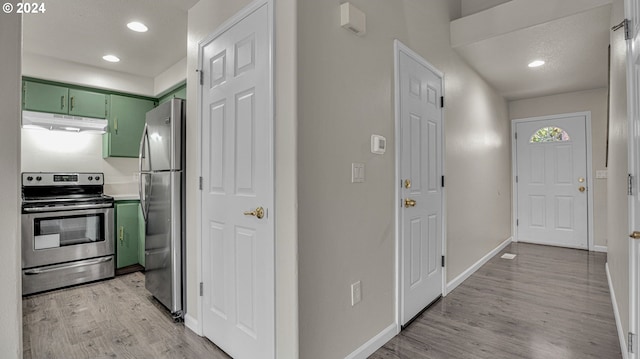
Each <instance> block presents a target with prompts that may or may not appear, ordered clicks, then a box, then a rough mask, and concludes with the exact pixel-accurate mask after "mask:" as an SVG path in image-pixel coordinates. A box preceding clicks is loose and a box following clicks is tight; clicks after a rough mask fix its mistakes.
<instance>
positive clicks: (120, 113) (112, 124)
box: [102, 95, 156, 157]
mask: <svg viewBox="0 0 640 359" xmlns="http://www.w3.org/2000/svg"><path fill="white" fill-rule="evenodd" d="M155 105H156V102H155V101H152V100H147V99H141V98H135V97H127V96H121V95H110V96H109V107H110V109H109V116H108V120H109V132H108V133H106V134H104V135H103V139H102V141H103V143H102V151H103V153H102V156H103V157H138V151H139V147H140V139H141V138H142V130H143V129H144V121H145V116H146V114H147V112H148V111H149V110H151V109H152V108H154V107H155Z"/></svg>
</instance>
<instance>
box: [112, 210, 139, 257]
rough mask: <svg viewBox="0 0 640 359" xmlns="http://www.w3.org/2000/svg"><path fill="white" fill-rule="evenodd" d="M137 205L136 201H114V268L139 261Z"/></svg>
mask: <svg viewBox="0 0 640 359" xmlns="http://www.w3.org/2000/svg"><path fill="white" fill-rule="evenodd" d="M139 207H140V202H138V201H118V202H116V205H115V212H116V268H122V267H126V266H130V265H134V264H138V263H139V260H138V258H139V247H140V246H139V241H140V225H139V220H138V215H139V212H138V211H139Z"/></svg>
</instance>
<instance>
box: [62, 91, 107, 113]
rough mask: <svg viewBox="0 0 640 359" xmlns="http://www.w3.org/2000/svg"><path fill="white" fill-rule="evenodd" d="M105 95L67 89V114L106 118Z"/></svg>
mask: <svg viewBox="0 0 640 359" xmlns="http://www.w3.org/2000/svg"><path fill="white" fill-rule="evenodd" d="M106 100H107V95H105V94H102V93H97V92H91V91H84V90H76V89H69V114H70V115H74V116H82V117H95V118H106V117H107V101H106Z"/></svg>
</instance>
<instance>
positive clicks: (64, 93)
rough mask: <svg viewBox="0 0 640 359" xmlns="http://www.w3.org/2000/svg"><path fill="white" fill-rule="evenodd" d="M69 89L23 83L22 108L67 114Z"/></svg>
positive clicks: (37, 83) (35, 83)
mask: <svg viewBox="0 0 640 359" xmlns="http://www.w3.org/2000/svg"><path fill="white" fill-rule="evenodd" d="M68 101H69V89H68V88H67V87H63V86H57V85H50V84H43V83H39V82H31V81H24V82H23V84H22V108H23V109H25V110H29V111H38V112H49V113H59V114H65V115H66V114H67V113H69V108H68Z"/></svg>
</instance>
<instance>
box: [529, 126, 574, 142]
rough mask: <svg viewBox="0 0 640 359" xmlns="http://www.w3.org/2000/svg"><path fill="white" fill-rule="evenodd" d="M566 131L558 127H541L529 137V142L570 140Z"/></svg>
mask: <svg viewBox="0 0 640 359" xmlns="http://www.w3.org/2000/svg"><path fill="white" fill-rule="evenodd" d="M570 140H571V138H570V137H569V134H568V133H567V131H565V130H563V129H561V128H560V127H553V126H552V127H542V128H540V129H538V130H537V131H536V132H534V134H533V135H532V136H531V138H530V139H529V143H545V142H563V141H570Z"/></svg>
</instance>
